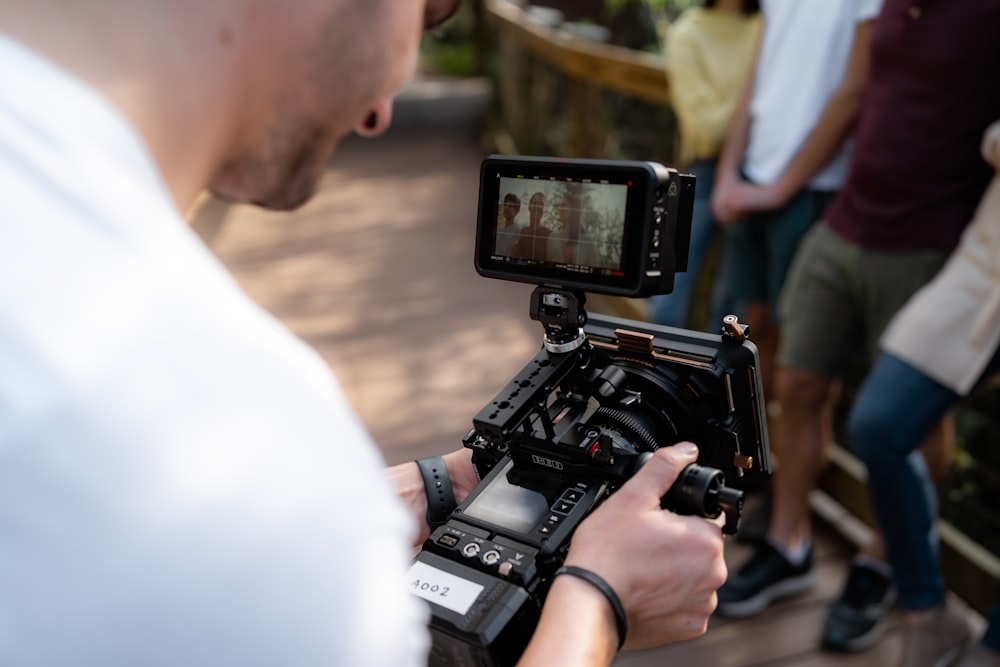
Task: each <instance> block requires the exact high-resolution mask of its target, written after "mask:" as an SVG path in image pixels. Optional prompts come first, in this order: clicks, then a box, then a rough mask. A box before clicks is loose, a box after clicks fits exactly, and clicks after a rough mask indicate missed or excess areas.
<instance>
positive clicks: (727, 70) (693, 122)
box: [666, 7, 761, 165]
mask: <svg viewBox="0 0 1000 667" xmlns="http://www.w3.org/2000/svg"><path fill="white" fill-rule="evenodd" d="M760 26H761V22H760V19H759V17H757V16H751V17H748V16H744V15H742V14H735V13H733V12H724V11H718V10H709V9H701V8H697V7H696V8H693V9H689V10H687V11H686V12H684V13H683V14H681V16H680V18H678V19H677V20H676V21H675V22H674V23H673V24H672V25H671V26H670V28H669V30H668V32H667V40H666V56H667V75H668V77H669V79H670V97H671V101H672V103H673V107H674V112H675V113H676V114H677V120H678V123H679V125H680V133H681V154H680V162H679V164H682V165H687V164H690V163H691V162H693V161H694V160H698V159H706V158H715V157H718V155H719V153H720V152H721V151H722V143H723V141H725V138H726V130H727V129H728V127H729V119H730V118H731V117H732V115H733V111H734V109H735V108H736V102H737V100H738V99H739V96H740V93H741V92H742V91H743V87H744V86H745V85H746V81H747V77H748V76H750V70H751V66H752V64H753V54H754V49H755V48H756V45H757V39H758V37H759V34H760Z"/></svg>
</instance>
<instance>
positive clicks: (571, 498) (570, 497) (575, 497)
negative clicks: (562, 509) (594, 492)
mask: <svg viewBox="0 0 1000 667" xmlns="http://www.w3.org/2000/svg"><path fill="white" fill-rule="evenodd" d="M581 498H583V491H581V490H580V489H567V490H566V493H564V494H563V495H562V500H565V501H566V502H569V503H578V502H580V499H581Z"/></svg>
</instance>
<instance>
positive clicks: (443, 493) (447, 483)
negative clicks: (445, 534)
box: [417, 456, 457, 530]
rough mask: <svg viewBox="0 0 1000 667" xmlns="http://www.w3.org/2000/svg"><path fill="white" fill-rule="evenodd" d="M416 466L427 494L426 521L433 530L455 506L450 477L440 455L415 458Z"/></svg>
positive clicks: (445, 519)
mask: <svg viewBox="0 0 1000 667" xmlns="http://www.w3.org/2000/svg"><path fill="white" fill-rule="evenodd" d="M417 467H418V468H419V469H420V476H421V477H423V479H424V492H425V493H426V494H427V523H428V524H429V525H430V527H431V530H433V529H434V528H437V527H438V526H440V525H443V524H444V522H445V521H447V520H448V516H449V515H450V514H451V513H452V512H453V511H454V510H455V507H456V506H457V503H456V502H455V493H454V492H453V491H452V489H451V477H449V476H448V468H447V466H445V464H444V457H441V456H429V457H427V458H424V459H417Z"/></svg>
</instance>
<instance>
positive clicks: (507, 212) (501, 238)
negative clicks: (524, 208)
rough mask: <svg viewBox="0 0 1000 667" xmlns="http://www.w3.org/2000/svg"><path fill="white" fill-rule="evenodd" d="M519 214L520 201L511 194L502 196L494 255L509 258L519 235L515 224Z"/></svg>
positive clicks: (519, 231)
mask: <svg viewBox="0 0 1000 667" xmlns="http://www.w3.org/2000/svg"><path fill="white" fill-rule="evenodd" d="M520 212H521V199H520V198H519V197H518V196H517V195H516V194H514V193H513V192H508V193H507V194H506V195H504V198H503V206H502V207H501V208H500V216H501V219H502V221H503V222H502V224H501V225H500V226H499V227H498V228H497V238H496V254H498V255H503V256H504V257H510V254H511V249H512V248H513V247H514V243H515V242H516V241H517V239H518V237H519V236H520V234H521V226H520V225H518V224H517V222H516V219H517V214H518V213H520Z"/></svg>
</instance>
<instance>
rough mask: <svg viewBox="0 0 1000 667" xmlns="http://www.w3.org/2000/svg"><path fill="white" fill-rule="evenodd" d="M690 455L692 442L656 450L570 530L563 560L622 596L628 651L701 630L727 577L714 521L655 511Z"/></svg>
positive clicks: (690, 459) (690, 460)
mask: <svg viewBox="0 0 1000 667" xmlns="http://www.w3.org/2000/svg"><path fill="white" fill-rule="evenodd" d="M697 452H698V450H697V448H696V447H695V446H694V445H693V444H691V443H680V444H677V445H674V446H673V447H665V448H663V449H660V450H659V451H657V452H656V453H655V454H654V455H653V457H652V458H651V459H650V460H649V461H648V462H647V463H646V465H645V466H643V468H642V469H641V470H639V472H637V473H636V474H635V476H634V477H633V478H632V479H630V480H629V481H628V482H626V483H625V484H624V485H622V488H621V489H619V490H618V491H617V492H615V493H614V494H613V495H612V496H611V497H610V498H608V500H606V501H605V502H604V503H603V504H602V505H601V506H600V507H599V508H598V509H597V510H595V511H594V513H593V514H591V515H590V516H589V517H587V518H586V519H585V520H584V521H583V523H581V524H580V527H579V528H577V530H576V532H575V533H574V535H573V540H572V545H571V547H570V551H569V554H568V555H567V558H566V565H576V566H578V567H583V568H585V569H588V570H591V571H592V572H594V573H596V574H598V575H599V576H601V577H602V578H604V580H605V581H607V582H608V584H610V585H611V588H613V589H614V591H615V592H616V593H617V594H618V597H619V598H621V601H622V604H623V605H624V607H625V611H626V614H627V616H628V623H629V632H628V637H627V642H626V647H627V648H632V649H639V648H649V647H653V646H660V645H662V644H666V643H669V642H674V641H679V640H683V639H690V638H693V637H697V636H699V635H701V634H703V633H704V632H705V629H706V628H707V626H708V617H709V616H710V615H711V614H712V612H713V611H714V610H715V605H716V595H715V592H716V590H717V589H718V588H719V587H720V586H722V584H723V583H724V582H725V580H726V574H727V572H726V565H725V562H724V561H723V558H722V547H723V542H722V531H721V529H720V526H719V525H718V524H717V523H714V522H711V521H708V520H706V519H704V518H701V517H691V516H679V515H676V514H673V513H671V512H667V511H665V510H662V509H660V498H661V497H662V496H663V495H664V494H665V493H666V492H667V489H669V488H670V486H671V485H672V484H673V483H674V481H675V480H676V479H677V475H678V474H679V473H680V471H682V470H683V469H684V468H686V467H687V466H688V465H689V464H692V463H694V462H695V460H696V458H697Z"/></svg>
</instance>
